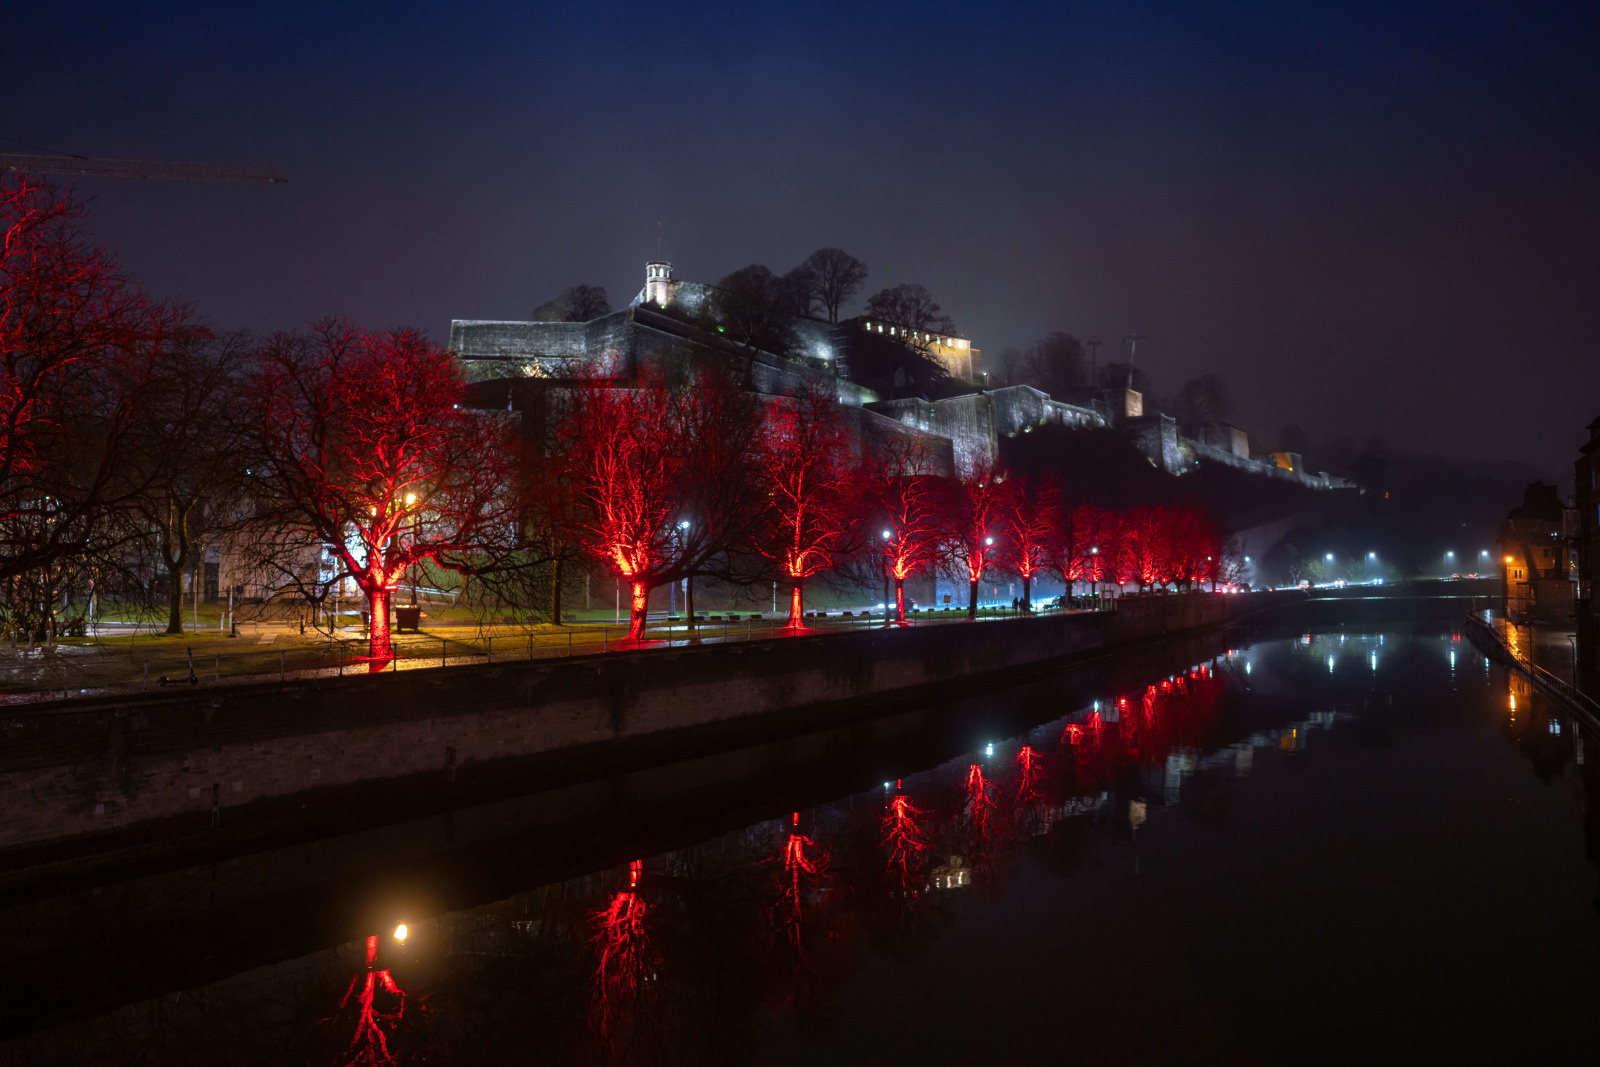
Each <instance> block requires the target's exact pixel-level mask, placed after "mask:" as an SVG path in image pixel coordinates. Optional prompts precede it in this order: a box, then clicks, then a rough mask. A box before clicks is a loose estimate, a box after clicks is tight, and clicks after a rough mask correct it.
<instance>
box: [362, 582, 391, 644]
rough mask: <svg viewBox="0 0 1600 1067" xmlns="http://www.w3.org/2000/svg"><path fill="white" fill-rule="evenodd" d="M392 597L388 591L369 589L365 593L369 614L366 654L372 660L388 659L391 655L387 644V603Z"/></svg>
mask: <svg viewBox="0 0 1600 1067" xmlns="http://www.w3.org/2000/svg"><path fill="white" fill-rule="evenodd" d="M393 596H394V592H393V590H390V589H371V590H368V592H367V611H368V612H369V613H370V619H371V622H370V628H369V630H368V633H369V642H368V645H367V652H368V654H369V655H371V656H372V657H373V658H374V659H388V658H389V657H390V655H392V654H393V648H392V646H391V645H390V643H389V601H390V599H391V598H392V597H393Z"/></svg>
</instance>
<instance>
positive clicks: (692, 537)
mask: <svg viewBox="0 0 1600 1067" xmlns="http://www.w3.org/2000/svg"><path fill="white" fill-rule="evenodd" d="M455 368H456V364H455V361H454V358H453V356H452V354H451V353H449V352H447V351H445V350H443V349H440V348H438V347H437V346H433V345H429V344H428V343H427V342H425V341H424V340H422V339H421V338H420V337H418V336H416V335H414V334H392V335H375V334H368V333H365V332H363V331H359V330H353V329H351V328H349V327H347V326H343V325H339V324H324V325H323V326H320V327H318V328H317V329H316V330H314V331H313V332H312V333H311V334H309V335H304V336H293V337H277V338H273V339H271V340H270V341H269V342H268V343H267V344H266V346H265V347H264V348H263V350H262V354H261V358H260V361H259V370H258V376H257V379H256V384H255V386H254V391H255V393H256V394H257V396H258V398H259V399H258V401H257V409H258V411H259V415H258V417H257V418H258V426H257V427H256V439H255V447H256V449H257V454H258V456H259V458H258V460H257V465H256V468H255V471H256V477H255V493H254V495H253V501H254V511H253V513H252V522H253V524H254V528H255V529H257V530H258V531H259V530H269V531H272V532H273V533H275V534H277V535H279V536H276V537H272V538H267V539H266V540H265V542H263V544H265V545H266V546H268V551H265V552H263V553H262V559H263V560H264V561H267V562H269V563H270V561H271V560H272V559H273V558H277V559H278V560H279V561H280V566H283V567H284V568H285V573H288V568H289V564H288V563H287V562H284V561H288V560H291V559H292V558H293V554H292V553H291V552H288V551H287V549H286V542H285V538H287V540H289V541H292V540H293V539H294V538H296V537H299V538H300V539H301V540H302V541H305V542H312V541H315V542H320V543H322V544H325V545H328V546H329V547H330V551H331V552H332V553H333V554H334V555H335V556H336V557H337V558H338V559H339V560H340V562H341V563H342V566H343V568H344V572H345V573H347V574H349V575H350V576H352V577H353V578H354V580H355V582H356V583H357V584H358V585H359V586H360V588H361V590H362V591H363V593H364V594H365V595H366V596H367V598H368V600H369V602H370V606H371V611H372V618H373V624H374V629H373V635H372V652H373V654H374V655H378V656H382V655H387V654H388V633H387V629H386V628H385V623H384V617H385V615H386V612H387V606H388V600H389V598H390V596H391V595H392V592H393V590H394V588H395V586H396V584H397V583H398V581H399V580H400V577H401V575H402V574H403V573H404V572H405V571H406V569H407V568H409V567H411V566H413V565H415V564H417V563H419V562H422V561H425V560H426V561H430V562H432V563H433V564H435V565H438V566H442V567H446V568H451V569H455V570H458V571H461V572H463V573H468V574H475V575H478V576H481V578H482V579H483V580H484V581H485V582H486V583H487V584H489V585H490V586H491V587H497V588H500V589H502V590H511V589H513V587H514V585H515V582H513V581H510V580H509V578H510V577H513V576H519V575H526V574H527V573H529V572H530V571H531V570H532V569H536V568H538V567H548V566H550V565H551V564H552V563H559V562H560V561H561V560H563V559H566V558H568V557H569V556H570V555H571V554H572V550H573V549H574V548H576V549H577V551H578V553H580V554H583V555H587V556H588V557H589V558H590V559H591V560H593V561H595V562H598V563H599V564H600V565H602V566H603V567H605V568H606V569H608V570H610V571H611V572H612V573H614V574H616V575H617V576H618V577H620V578H621V579H623V580H625V581H626V582H627V583H628V584H629V587H630V590H631V610H630V628H629V633H628V639H629V640H632V641H638V640H641V639H642V638H643V636H644V630H645V622H646V615H647V608H648V604H649V598H650V593H651V591H652V590H653V589H656V588H658V587H660V586H662V585H665V584H667V583H669V582H675V581H679V580H683V579H691V580H692V579H693V578H694V577H696V576H700V575H711V576H716V577H720V578H724V579H728V580H732V581H736V582H737V581H747V582H754V581H767V580H777V581H779V582H781V583H783V584H785V585H787V586H788V587H789V589H790V598H789V607H790V619H789V621H790V625H791V626H793V627H795V628H800V627H801V626H802V619H803V615H804V589H805V587H806V583H807V582H808V581H809V580H811V579H813V578H815V577H816V576H818V575H820V574H822V573H824V572H836V573H838V574H839V575H840V576H841V577H843V578H844V579H846V580H850V581H854V582H856V583H857V584H867V585H870V584H872V583H874V582H875V581H876V579H877V577H878V576H879V575H880V574H882V575H883V576H884V578H885V579H886V580H888V581H892V582H893V586H894V604H895V611H896V616H897V621H899V622H901V623H904V621H905V594H904V585H905V582H906V580H907V579H910V578H913V577H915V576H919V575H923V576H926V575H930V574H933V573H935V572H938V571H940V570H944V571H945V572H948V573H961V574H964V575H965V576H966V578H967V579H968V583H969V590H970V594H969V599H968V612H969V614H976V611H977V599H978V585H979V583H980V582H981V580H982V579H983V578H984V576H985V574H986V573H988V572H990V571H991V570H1000V571H1004V572H1007V573H1011V574H1015V575H1017V576H1019V577H1020V578H1021V580H1022V584H1023V597H1022V600H1023V602H1024V604H1025V605H1026V604H1028V603H1030V602H1031V596H1032V585H1033V581H1034V580H1035V578H1036V577H1038V576H1041V575H1044V574H1050V575H1055V576H1058V577H1059V578H1060V579H1061V580H1063V581H1065V582H1067V583H1073V582H1082V583H1102V582H1111V583H1116V584H1119V585H1124V584H1136V585H1139V586H1141V587H1143V586H1156V585H1167V584H1173V585H1177V586H1180V587H1183V586H1192V585H1194V584H1196V583H1200V582H1205V581H1215V580H1216V579H1217V578H1218V576H1219V575H1220V574H1221V572H1222V560H1223V551H1222V545H1221V543H1220V542H1219V539H1218V537H1217V534H1216V532H1215V529H1214V528H1213V526H1212V525H1211V523H1210V522H1209V521H1208V520H1207V519H1206V517H1205V515H1204V514H1203V513H1202V512H1201V511H1200V510H1199V509H1198V508H1197V507H1194V506H1187V505H1185V506H1178V507H1161V506H1152V507H1144V508H1137V509H1134V510H1133V511H1130V512H1125V513H1114V512H1108V511H1104V510H1101V509H1098V508H1094V507H1090V506H1082V505H1080V506H1076V507H1073V506H1069V504H1068V503H1067V494H1066V492H1065V491H1064V489H1063V487H1062V486H1061V484H1060V483H1059V480H1058V479H1057V478H1056V477H1055V476H1054V475H1052V474H1048V473H1044V474H1036V473H1030V472H1008V471H1004V470H1000V471H996V470H984V471H979V472H976V473H973V474H971V475H967V476H962V477H952V476H949V475H947V474H945V473H941V472H939V471H938V470H936V469H935V466H934V464H933V462H932V459H931V457H930V455H929V453H928V452H927V451H926V450H925V449H924V448H922V447H920V446H919V445H918V444H917V443H916V441H915V440H914V439H910V438H907V439H897V440H892V441H891V442H890V443H888V444H887V445H885V446H884V447H882V448H881V449H879V450H877V451H875V452H872V453H870V454H866V455H862V454H860V453H859V452H858V451H857V450H856V449H855V448H854V446H853V438H852V436H851V435H850V434H848V433H847V432H846V428H845V422H844V412H843V411H842V410H841V408H840V407H839V405H838V404H837V402H836V401H835V400H834V399H833V398H832V397H831V396H829V395H827V394H825V393H821V392H811V393H806V394H802V395H800V396H794V397H786V398H780V399H777V400H770V399H768V400H764V399H763V398H761V397H758V396H756V395H755V394H753V393H751V392H749V391H747V390H745V389H743V388H741V387H740V384H739V383H738V382H737V381H735V380H734V379H733V378H732V377H731V376H730V375H728V374H726V373H723V372H722V371H720V370H718V369H715V368H702V369H700V370H698V371H695V372H693V373H689V374H687V375H686V376H684V377H683V378H681V379H677V380H674V379H671V378H668V377H666V376H664V375H662V374H659V373H655V372H645V373H642V374H641V375H640V376H639V377H637V378H635V379H629V380H617V379H605V378H599V377H593V378H587V379H582V380H579V381H577V382H575V383H572V384H570V385H564V386H560V387H556V388H555V390H554V394H553V395H554V397H555V400H556V403H555V404H554V409H555V415H554V417H553V418H552V419H551V420H550V424H549V425H548V426H547V427H546V428H545V432H544V433H543V434H542V435H541V436H539V437H537V438H531V439H530V438H527V437H523V438H517V437H516V436H515V427H514V426H513V424H512V423H511V422H509V421H508V420H507V418H506V416H504V415H502V414H500V413H498V412H486V411H475V410H470V409H469V408H468V407H467V406H466V393H465V387H464V385H463V383H462V381H461V379H460V378H459V375H458V372H457V371H456V369H455ZM690 584H691V596H692V582H691V583H690ZM513 595H514V594H513ZM689 615H690V618H691V619H692V617H693V609H692V601H691V605H690V610H689Z"/></svg>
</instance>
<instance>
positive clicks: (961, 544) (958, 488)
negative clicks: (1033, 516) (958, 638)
mask: <svg viewBox="0 0 1600 1067" xmlns="http://www.w3.org/2000/svg"><path fill="white" fill-rule="evenodd" d="M1002 485H1003V483H1001V482H998V481H996V480H995V475H994V471H993V470H992V469H990V468H987V467H985V468H981V469H979V470H976V471H973V472H971V473H970V474H966V475H963V476H962V477H961V478H960V479H959V480H958V481H957V482H956V483H955V485H954V486H953V487H952V488H951V492H950V498H949V504H948V507H947V508H946V510H945V519H946V529H945V539H946V542H947V543H948V544H949V546H950V548H951V550H952V553H953V554H954V556H955V559H956V563H957V565H958V566H959V567H960V569H961V571H962V572H964V573H965V575H966V578H967V618H969V619H975V618H977V617H978V583H979V582H980V581H982V580H983V572H984V570H985V569H987V568H988V566H989V564H990V563H991V562H992V561H993V560H994V558H995V538H996V535H997V534H998V533H999V532H1000V515H1001V496H1002V493H1003V490H1002Z"/></svg>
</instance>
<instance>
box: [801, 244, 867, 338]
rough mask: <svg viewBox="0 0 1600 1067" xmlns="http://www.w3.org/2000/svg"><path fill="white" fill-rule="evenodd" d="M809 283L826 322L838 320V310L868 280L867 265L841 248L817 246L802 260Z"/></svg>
mask: <svg viewBox="0 0 1600 1067" xmlns="http://www.w3.org/2000/svg"><path fill="white" fill-rule="evenodd" d="M801 268H803V269H804V270H805V271H806V272H807V276H808V278H809V280H810V283H811V294H812V296H813V297H814V298H815V300H816V302H817V304H819V305H820V306H821V307H822V310H824V311H826V312H827V313H828V321H829V322H838V321H839V310H840V309H841V308H842V307H844V305H845V304H847V303H849V302H850V300H851V298H852V297H854V296H855V295H856V293H858V292H860V291H861V286H862V284H863V283H865V282H866V280H867V265H866V264H865V263H863V262H861V261H860V260H859V259H857V258H856V257H855V256H852V255H851V254H850V253H848V252H846V251H845V250H844V249H842V248H819V249H817V250H816V251H815V252H813V253H811V255H809V256H807V257H806V261H805V262H804V263H802V264H801Z"/></svg>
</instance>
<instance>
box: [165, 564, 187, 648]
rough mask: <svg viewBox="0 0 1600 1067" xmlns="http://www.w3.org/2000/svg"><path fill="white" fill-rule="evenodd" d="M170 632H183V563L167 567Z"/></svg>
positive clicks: (168, 624) (167, 630) (168, 623)
mask: <svg viewBox="0 0 1600 1067" xmlns="http://www.w3.org/2000/svg"><path fill="white" fill-rule="evenodd" d="M164 632H166V633H169V634H181V633H183V563H182V561H179V562H178V563H176V564H174V565H172V566H171V567H168V568H167V628H166V630H165V631H164Z"/></svg>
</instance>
